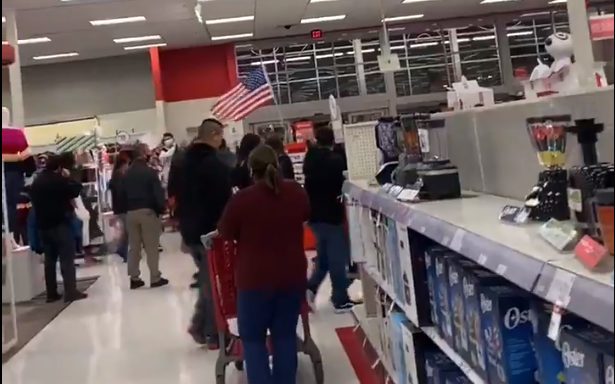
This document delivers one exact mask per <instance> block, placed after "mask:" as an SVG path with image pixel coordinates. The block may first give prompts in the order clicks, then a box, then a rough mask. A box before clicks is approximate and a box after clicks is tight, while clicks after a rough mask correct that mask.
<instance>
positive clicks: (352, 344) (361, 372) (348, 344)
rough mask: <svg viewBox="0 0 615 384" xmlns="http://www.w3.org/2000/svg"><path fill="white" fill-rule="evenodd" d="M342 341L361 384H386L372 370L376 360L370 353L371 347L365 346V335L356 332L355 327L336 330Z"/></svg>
mask: <svg viewBox="0 0 615 384" xmlns="http://www.w3.org/2000/svg"><path fill="white" fill-rule="evenodd" d="M335 331H336V332H337V337H338V338H339V339H340V342H341V343H342V346H343V347H344V351H346V355H348V359H349V360H350V364H351V365H352V368H353V369H354V372H355V374H356V375H357V378H358V379H359V383H361V384H385V383H384V380H382V379H380V378H379V375H378V374H377V373H376V372H375V371H374V370H373V369H372V368H371V366H372V363H373V362H374V359H373V357H372V356H370V355H371V353H370V350H369V349H370V348H371V346H367V345H365V346H364V344H363V337H364V336H363V333H362V332H355V331H354V327H346V328H338V329H336V330H335Z"/></svg>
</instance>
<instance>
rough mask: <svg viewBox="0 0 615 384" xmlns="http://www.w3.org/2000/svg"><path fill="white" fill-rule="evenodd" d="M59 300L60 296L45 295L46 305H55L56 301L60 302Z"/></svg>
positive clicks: (55, 294)
mask: <svg viewBox="0 0 615 384" xmlns="http://www.w3.org/2000/svg"><path fill="white" fill-rule="evenodd" d="M61 299H62V295H60V294H59V293H57V292H56V293H53V294H50V295H47V299H46V300H45V301H46V302H47V303H55V302H56V301H60V300H61Z"/></svg>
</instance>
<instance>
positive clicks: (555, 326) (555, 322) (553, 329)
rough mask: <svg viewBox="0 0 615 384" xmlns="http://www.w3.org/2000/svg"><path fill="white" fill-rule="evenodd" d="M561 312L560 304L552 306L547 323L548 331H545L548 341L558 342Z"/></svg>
mask: <svg viewBox="0 0 615 384" xmlns="http://www.w3.org/2000/svg"><path fill="white" fill-rule="evenodd" d="M563 311H564V310H563V309H562V306H561V303H555V305H554V306H553V313H552V314H551V321H550V322H549V329H548V331H547V336H548V337H549V339H551V340H553V341H555V342H557V341H558V340H559V335H560V329H561V325H562V312H563Z"/></svg>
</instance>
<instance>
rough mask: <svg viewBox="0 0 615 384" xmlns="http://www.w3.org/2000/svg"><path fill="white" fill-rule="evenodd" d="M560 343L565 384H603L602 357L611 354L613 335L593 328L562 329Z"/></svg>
mask: <svg viewBox="0 0 615 384" xmlns="http://www.w3.org/2000/svg"><path fill="white" fill-rule="evenodd" d="M560 342H561V346H562V361H563V362H564V375H565V377H566V384H603V383H604V376H605V375H604V356H605V353H611V354H612V353H613V335H610V334H607V333H606V332H604V331H602V330H600V329H598V328H596V327H594V326H588V327H585V328H583V329H576V330H575V329H570V330H569V329H564V330H563V331H562V333H561V335H560Z"/></svg>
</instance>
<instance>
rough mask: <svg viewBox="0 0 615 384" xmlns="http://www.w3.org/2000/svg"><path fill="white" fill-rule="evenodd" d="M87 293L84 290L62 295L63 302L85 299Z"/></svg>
mask: <svg viewBox="0 0 615 384" xmlns="http://www.w3.org/2000/svg"><path fill="white" fill-rule="evenodd" d="M87 298H88V294H87V293H84V292H76V293H73V294H71V295H67V296H64V302H65V303H72V302H73V301H79V300H83V299H87Z"/></svg>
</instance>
